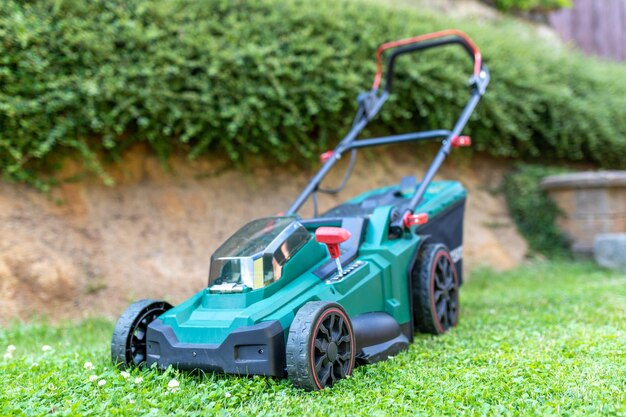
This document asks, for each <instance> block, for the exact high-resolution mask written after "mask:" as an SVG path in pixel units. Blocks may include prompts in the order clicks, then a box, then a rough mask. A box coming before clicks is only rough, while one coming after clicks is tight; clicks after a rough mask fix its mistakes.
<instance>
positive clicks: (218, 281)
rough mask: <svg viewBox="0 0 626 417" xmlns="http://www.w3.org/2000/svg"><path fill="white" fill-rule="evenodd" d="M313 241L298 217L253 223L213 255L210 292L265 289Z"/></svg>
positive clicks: (263, 219)
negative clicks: (285, 265) (292, 258)
mask: <svg viewBox="0 0 626 417" xmlns="http://www.w3.org/2000/svg"><path fill="white" fill-rule="evenodd" d="M311 238H312V236H311V233H309V232H308V231H307V230H306V229H305V228H304V226H302V224H300V222H298V221H297V220H296V218H295V217H267V218H262V219H257V220H253V221H251V222H250V223H248V224H247V225H245V226H244V227H242V228H241V229H239V231H238V232H236V233H235V234H234V235H232V236H231V237H230V238H229V239H228V240H227V241H226V242H224V244H223V245H222V246H220V247H219V248H218V249H217V250H216V251H215V253H214V254H213V256H211V269H210V272H209V289H210V290H211V292H243V291H246V290H248V289H258V288H263V287H265V286H267V285H269V284H271V283H273V282H275V281H277V280H279V279H280V278H281V277H282V268H283V266H284V264H285V263H286V262H287V261H288V260H289V259H290V258H291V257H292V256H293V255H294V254H295V253H296V252H297V251H298V250H300V249H301V248H302V247H303V246H304V244H305V243H307V242H308V241H309V240H310V239H311Z"/></svg>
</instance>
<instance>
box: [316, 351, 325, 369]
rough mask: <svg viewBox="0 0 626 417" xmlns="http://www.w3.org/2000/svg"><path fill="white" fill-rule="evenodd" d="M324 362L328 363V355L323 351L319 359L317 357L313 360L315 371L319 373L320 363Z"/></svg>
mask: <svg viewBox="0 0 626 417" xmlns="http://www.w3.org/2000/svg"><path fill="white" fill-rule="evenodd" d="M324 363H328V356H326V354H325V353H324V354H323V355H322V356H320V357H319V359H317V360H316V361H315V372H316V373H319V371H321V370H322V365H323V364H324Z"/></svg>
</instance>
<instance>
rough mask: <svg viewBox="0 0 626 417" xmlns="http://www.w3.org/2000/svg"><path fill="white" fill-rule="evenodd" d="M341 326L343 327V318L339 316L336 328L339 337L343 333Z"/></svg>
mask: <svg viewBox="0 0 626 417" xmlns="http://www.w3.org/2000/svg"><path fill="white" fill-rule="evenodd" d="M343 326H344V322H343V317H341V316H340V317H339V322H338V323H337V328H338V329H339V332H338V334H339V335H342V334H343V333H344V331H343Z"/></svg>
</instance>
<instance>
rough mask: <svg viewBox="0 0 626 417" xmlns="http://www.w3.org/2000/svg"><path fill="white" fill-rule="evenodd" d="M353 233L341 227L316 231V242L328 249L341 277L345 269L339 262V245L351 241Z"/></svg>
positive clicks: (320, 228)
mask: <svg viewBox="0 0 626 417" xmlns="http://www.w3.org/2000/svg"><path fill="white" fill-rule="evenodd" d="M350 236H351V233H350V232H349V231H347V230H346V229H342V228H341V227H326V226H324V227H318V228H317V230H316V231H315V240H316V241H318V242H320V243H323V244H325V245H326V247H328V253H329V254H330V257H331V258H333V259H334V260H335V263H336V264H337V272H338V273H339V275H343V268H341V262H339V255H340V254H341V253H340V252H339V244H340V243H343V242H345V241H346V240H348V239H350Z"/></svg>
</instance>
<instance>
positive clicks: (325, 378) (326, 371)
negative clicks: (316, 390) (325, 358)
mask: <svg viewBox="0 0 626 417" xmlns="http://www.w3.org/2000/svg"><path fill="white" fill-rule="evenodd" d="M323 372H324V373H323V374H322V376H321V378H319V381H320V385H322V387H324V386H326V382H327V381H328V378H329V377H330V374H332V373H333V365H332V364H331V363H330V362H328V364H326V367H325V368H324V371H323ZM318 376H319V375H318Z"/></svg>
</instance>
